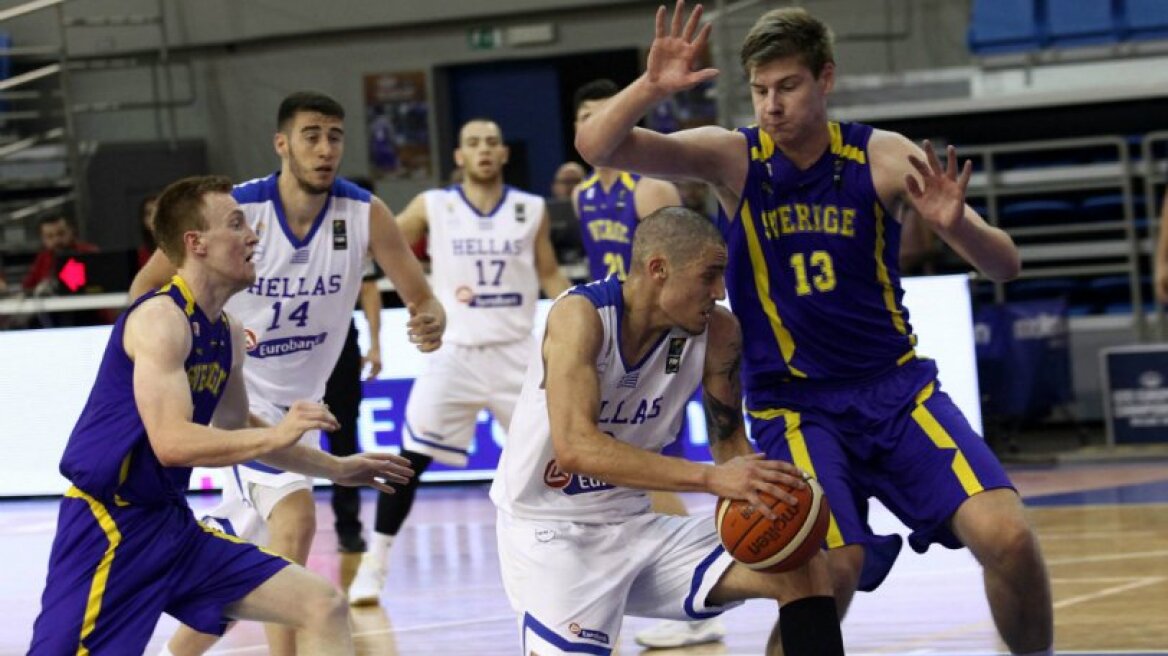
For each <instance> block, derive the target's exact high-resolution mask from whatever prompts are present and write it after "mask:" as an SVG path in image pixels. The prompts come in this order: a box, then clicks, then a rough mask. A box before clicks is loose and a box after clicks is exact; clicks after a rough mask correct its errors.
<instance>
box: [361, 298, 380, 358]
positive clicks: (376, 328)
mask: <svg viewBox="0 0 1168 656" xmlns="http://www.w3.org/2000/svg"><path fill="white" fill-rule="evenodd" d="M360 299H361V311H362V312H363V313H364V314H365V321H366V322H367V323H368V324H369V350H368V351H366V352H365V355H363V356H361V371H362V372H364V371H365V367H366V365H368V367H369V373H368V374H367V378H369V379H373V378H377V374H379V373H381V290H380V289H378V288H377V280H362V281H361V296H360Z"/></svg>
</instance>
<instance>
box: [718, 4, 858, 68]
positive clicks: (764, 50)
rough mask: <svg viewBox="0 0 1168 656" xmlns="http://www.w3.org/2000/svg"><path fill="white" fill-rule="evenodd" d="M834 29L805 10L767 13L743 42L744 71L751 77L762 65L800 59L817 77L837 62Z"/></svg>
mask: <svg viewBox="0 0 1168 656" xmlns="http://www.w3.org/2000/svg"><path fill="white" fill-rule="evenodd" d="M832 40H833V36H832V33H831V29H830V28H828V27H827V25H826V24H825V23H824V22H823V21H821V20H819V19H818V18H816V17H814V16H812V15H811V14H809V13H807V10H805V9H803V8H802V7H783V8H782V9H772V10H771V11H768V12H767V13H765V14H763V15H762V16H761V17H759V19H758V20H757V21H756V22H755V23H754V27H752V28H750V32H749V33H748V34H747V35H746V39H745V40H744V41H743V42H742V50H741V51H740V58H741V61H742V68H743V70H745V71H746V74H747V75H750V73H751V70H752V69H753V68H754V67H756V66H759V65H760V64H766V63H768V62H772V61H774V60H776V59H782V58H784V57H790V56H792V55H794V56H797V57H798V58H799V61H801V62H802V63H803V65H804V66H806V67H807V68H809V69H810V70H811V73H812V75H814V76H815V77H816V78H818V77H819V74H820V73H822V72H823V67H824V66H825V65H827V63H828V62H834V61H835V55H834V54H833V53H832V48H831V42H832Z"/></svg>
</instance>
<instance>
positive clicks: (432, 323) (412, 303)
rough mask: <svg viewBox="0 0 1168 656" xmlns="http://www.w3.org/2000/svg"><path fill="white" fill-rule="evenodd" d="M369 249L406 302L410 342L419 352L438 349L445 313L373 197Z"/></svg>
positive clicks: (390, 219)
mask: <svg viewBox="0 0 1168 656" xmlns="http://www.w3.org/2000/svg"><path fill="white" fill-rule="evenodd" d="M369 248H370V250H371V251H372V252H373V259H374V260H376V261H377V264H378V265H379V266H380V267H381V270H382V271H384V272H385V274H386V275H387V276H389V279H390V280H391V281H392V282H393V286H394V288H395V289H396V290H397V293H398V294H399V295H400V296H401V298H402V300H403V301H404V302H405V303H406V308H407V309H408V310H409V313H410V320H409V322H408V323H407V324H406V325H407V330H408V331H409V335H410V341H411V342H413V343H414V344H417V345H418V350H420V351H422V352H427V353H428V352H430V351H434V350H437V349H438V347H440V346H442V333H443V332H445V330H446V312H445V311H444V310H443V309H442V304H441V303H439V302H438V299H437V298H435V297H434V292H433V291H431V289H430V283H428V282H426V276H425V275H424V274H423V273H422V265H421V264H419V263H418V258H416V257H414V253H413V251H411V250H410V246H409V244H408V243H407V242H406V240H405V238H404V237H403V235H402V231H401V230H400V229H399V228H398V225H397V223H396V222H395V221H394V220H393V214H392V213H390V211H389V208H388V207H386V206H385V203H383V202H381V199H379V198H377V197H374V198H373V202H372V205H371V207H370V210H369Z"/></svg>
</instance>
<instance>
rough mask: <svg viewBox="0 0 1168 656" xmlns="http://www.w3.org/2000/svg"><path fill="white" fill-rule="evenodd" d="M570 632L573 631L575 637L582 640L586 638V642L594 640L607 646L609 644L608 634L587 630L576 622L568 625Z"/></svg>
mask: <svg viewBox="0 0 1168 656" xmlns="http://www.w3.org/2000/svg"><path fill="white" fill-rule="evenodd" d="M568 630H569V631H571V632H572V633H573V634H574V635H577V636H580V637H581V638H584V639H585V640H594V641H596V642H600V643H604V644H606V645H607V644H608V640H609V638H608V634H607V633H605V632H603V631H597V630H595V629H585V628H584V627H582V626H580V625H579V624H577V623H575V622H572V623H571V624H569V625H568Z"/></svg>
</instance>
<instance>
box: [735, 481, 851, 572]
mask: <svg viewBox="0 0 1168 656" xmlns="http://www.w3.org/2000/svg"><path fill="white" fill-rule="evenodd" d="M803 480H804V481H806V483H807V487H805V488H803V489H801V490H793V489H790V488H788V491H789V492H790V493H791V494H792V495H794V496H795V498H796V499H798V500H799V503H798V504H797V505H796V506H794V507H792V506H790V505H788V504H786V503H784V502H782V501H779V500H778V499H775V498H774V497H772V496H771V495H769V494H765V493H764V494H762V495H761V498H762V500H763V501H764V502H765V503H766V504H767V505H768V506H769V507H770V508H771V509H773V510H774V512H775V514H777V515H778V517H777V518H775V519H774V520H773V521H772V520H770V519H767V517H766V516H765V515H764V514H762V512H760V511H759V510H758V509H757V508H755V507H754V506H752V505H751V504H750V502H748V501H744V500H741V499H719V500H718V508H717V511H716V512H715V514H714V522H715V524H716V526H717V528H718V537H720V538H721V539H722V545H723V546H725V547H726V551H727V552H729V553H730V555H731V556H733V557H734V559H735V560H737V561H738V562H740V563H742V564H743V565H746V566H747V567H749V568H751V569H754V570H758V571H760V572H786V571H790V570H793V569H796V568H798V567H800V566H801V565H803V564H804V563H806V562H807V561H808V560H811V557H812V556H814V555H815V553H816V552H817V551H819V549H820V548H821V547H822V546H823V538H824V536H826V535H827V524H828V518H829V517H830V516H831V508H830V506H828V504H827V496H826V495H825V494H824V493H823V488H822V487H820V485H819V482H818V481H816V480H815V479H814V478H812V477H810V476H808V475H806V474H804V476H803Z"/></svg>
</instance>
